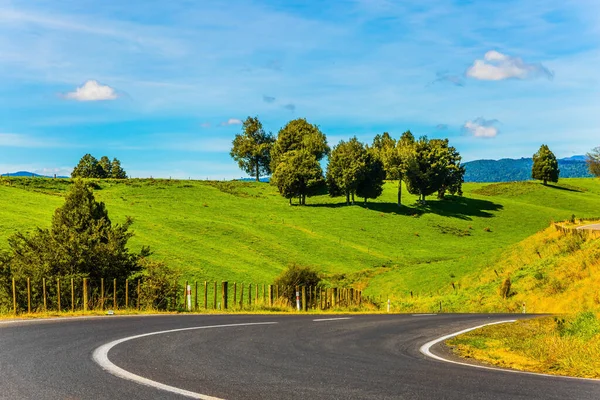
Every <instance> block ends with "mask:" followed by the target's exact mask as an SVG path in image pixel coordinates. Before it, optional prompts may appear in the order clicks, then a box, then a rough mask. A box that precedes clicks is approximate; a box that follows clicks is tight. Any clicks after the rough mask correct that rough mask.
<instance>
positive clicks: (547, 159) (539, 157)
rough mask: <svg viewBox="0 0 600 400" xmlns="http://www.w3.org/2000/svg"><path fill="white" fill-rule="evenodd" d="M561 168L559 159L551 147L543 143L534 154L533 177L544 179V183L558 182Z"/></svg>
mask: <svg viewBox="0 0 600 400" xmlns="http://www.w3.org/2000/svg"><path fill="white" fill-rule="evenodd" d="M559 174H560V170H559V169H558V161H557V160H556V157H555V156H554V153H552V152H551V151H550V148H549V147H548V146H547V145H545V144H543V145H542V146H541V147H540V149H539V150H538V152H537V153H535V154H534V155H533V167H532V168H531V177H532V178H533V179H537V180H541V181H543V183H544V185H547V184H548V181H550V182H558V176H559Z"/></svg>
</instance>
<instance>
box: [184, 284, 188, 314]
mask: <svg viewBox="0 0 600 400" xmlns="http://www.w3.org/2000/svg"><path fill="white" fill-rule="evenodd" d="M187 287H188V281H185V284H184V285H183V309H184V310H186V311H187Z"/></svg>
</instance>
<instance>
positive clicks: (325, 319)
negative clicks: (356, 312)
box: [313, 317, 352, 322]
mask: <svg viewBox="0 0 600 400" xmlns="http://www.w3.org/2000/svg"><path fill="white" fill-rule="evenodd" d="M343 319H352V318H350V317H344V318H321V319H313V322H323V321H341V320H343Z"/></svg>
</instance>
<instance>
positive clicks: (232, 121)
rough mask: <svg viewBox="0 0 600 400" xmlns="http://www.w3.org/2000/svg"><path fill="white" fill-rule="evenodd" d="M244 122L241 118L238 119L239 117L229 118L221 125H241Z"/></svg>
mask: <svg viewBox="0 0 600 400" xmlns="http://www.w3.org/2000/svg"><path fill="white" fill-rule="evenodd" d="M241 124H243V122H242V120H241V119H237V118H229V119H228V120H227V121H225V122H221V126H227V125H241Z"/></svg>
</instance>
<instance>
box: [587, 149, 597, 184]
mask: <svg viewBox="0 0 600 400" xmlns="http://www.w3.org/2000/svg"><path fill="white" fill-rule="evenodd" d="M586 162H587V165H588V169H589V170H590V174H592V175H595V176H597V177H600V146H599V147H595V148H594V149H592V151H590V152H589V153H587V158H586Z"/></svg>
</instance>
